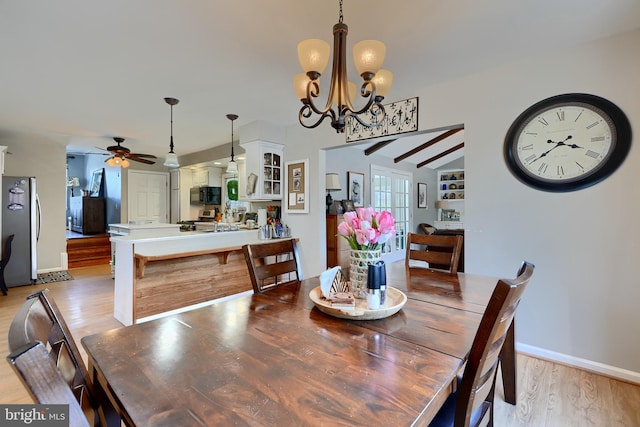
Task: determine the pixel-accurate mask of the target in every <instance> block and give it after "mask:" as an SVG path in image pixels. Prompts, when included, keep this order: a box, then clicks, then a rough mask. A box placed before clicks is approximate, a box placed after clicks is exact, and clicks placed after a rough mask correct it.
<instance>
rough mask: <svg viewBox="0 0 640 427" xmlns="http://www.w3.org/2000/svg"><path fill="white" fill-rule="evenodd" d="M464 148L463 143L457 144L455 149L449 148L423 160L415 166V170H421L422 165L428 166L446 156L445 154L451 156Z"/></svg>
mask: <svg viewBox="0 0 640 427" xmlns="http://www.w3.org/2000/svg"><path fill="white" fill-rule="evenodd" d="M461 148H464V142H463V143H462V144H458V145H456V146H455V147H451V148H449V149H448V150H446V151H443V152H442V153H440V154H438V155H437V156H433V157H431V158H430V159H427V160H425V161H424V162H420V163H418V164H417V165H416V167H417V168H421V167H423V166H424V165H428V164H429V163H431V162H435V161H436V160H438V159H439V158H441V157H444V156H446V155H447V154H451V153H453V152H454V151H458V150H459V149H461Z"/></svg>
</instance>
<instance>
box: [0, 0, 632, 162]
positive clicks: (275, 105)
mask: <svg viewBox="0 0 640 427" xmlns="http://www.w3.org/2000/svg"><path fill="white" fill-rule="evenodd" d="M337 21H338V1H337V0H335V1H318V0H316V1H310V0H269V1H264V0H244V1H238V0H236V1H229V2H224V3H223V2H218V1H211V0H183V1H175V0H135V1H131V0H109V1H86V0H56V1H50V0H23V1H3V2H2V3H0V53H1V56H0V58H2V65H1V66H0V85H2V86H1V90H0V94H1V96H2V102H1V103H0V137H2V138H3V140H4V141H7V140H8V141H10V138H11V135H12V134H14V133H19V132H37V133H41V134H44V135H47V136H48V137H49V138H52V139H54V140H56V141H59V142H60V143H63V144H65V145H70V146H72V148H73V149H78V148H80V147H85V148H87V149H93V147H95V146H100V147H106V146H107V145H112V143H113V141H112V140H111V137H113V136H122V137H125V138H126V141H125V143H124V145H125V146H127V147H129V148H130V149H131V150H132V151H134V152H139V153H150V154H155V155H157V156H159V157H163V156H164V154H165V153H166V152H167V151H168V144H169V116H170V108H169V105H167V104H166V103H165V102H164V99H163V98H164V97H175V98H178V99H179V100H180V103H179V104H178V105H176V106H175V107H174V111H173V112H174V114H173V116H174V141H175V145H176V147H175V151H176V152H177V153H178V154H179V155H181V154H186V153H191V152H196V151H200V150H203V149H207V148H210V147H213V146H217V145H222V144H225V143H228V142H229V140H230V132H231V130H230V128H231V125H230V123H229V121H228V120H227V119H226V117H225V115H226V114H227V113H236V114H238V115H239V116H240V117H239V119H238V120H237V121H236V122H235V126H236V129H237V128H238V127H241V126H242V125H243V124H246V123H249V122H252V121H254V120H266V121H269V122H273V123H275V124H280V125H283V126H289V125H293V124H295V123H296V122H297V116H298V110H299V108H300V102H299V101H298V100H297V99H296V97H295V94H294V92H293V88H292V76H293V75H294V74H295V73H298V72H300V67H299V64H298V61H297V54H296V45H297V43H298V42H299V41H300V40H303V39H305V38H322V39H325V40H327V41H329V42H331V40H332V26H333V24H335V23H336V22H337ZM344 22H345V23H346V24H348V25H349V38H348V40H349V51H350V50H351V46H352V45H353V43H355V42H357V41H359V40H363V39H368V38H369V39H370V38H374V39H378V40H381V41H383V42H385V44H386V46H387V57H386V60H385V68H388V69H390V70H392V71H393V72H394V74H395V81H394V86H393V88H392V90H391V93H390V94H389V96H388V97H387V100H389V101H391V100H401V99H406V98H411V97H414V96H416V88H419V87H424V86H428V85H432V84H434V83H437V82H440V81H444V80H449V79H452V78H455V77H458V76H461V75H464V74H467V73H473V72H477V71H479V70H482V69H486V68H489V67H492V66H495V65H496V64H499V63H502V62H506V61H511V60H514V59H518V58H523V57H527V56H531V55H537V54H539V53H542V52H546V53H548V52H549V51H551V50H558V49H565V48H567V47H570V46H572V45H575V44H579V43H583V42H585V41H589V40H594V39H598V38H602V37H607V36H609V35H612V34H615V33H618V32H625V31H629V30H632V29H635V28H638V27H640V1H638V0H605V1H603V0H517V1H514V0H484V1H478V0H457V1H450V0H402V1H396V2H390V1H382V0H344ZM348 61H349V63H351V58H348ZM327 74H329V71H326V72H325V76H323V78H326V77H327V76H326V75H327ZM350 75H354V76H355V70H350ZM325 90H326V89H325ZM323 126H329V125H328V124H323ZM309 132H313V130H309ZM236 136H237V134H236ZM426 139H428V138H423V140H421V141H420V142H424V140H426ZM402 144H405V142H403V143H402ZM406 144H408V145H407V146H409V145H410V142H406ZM392 147H393V148H390V149H392V150H393V152H394V153H395V154H393V155H392V156H397V155H398V154H399V153H402V152H404V151H407V150H405V148H402V147H400V146H397V145H396V146H393V145H392Z"/></svg>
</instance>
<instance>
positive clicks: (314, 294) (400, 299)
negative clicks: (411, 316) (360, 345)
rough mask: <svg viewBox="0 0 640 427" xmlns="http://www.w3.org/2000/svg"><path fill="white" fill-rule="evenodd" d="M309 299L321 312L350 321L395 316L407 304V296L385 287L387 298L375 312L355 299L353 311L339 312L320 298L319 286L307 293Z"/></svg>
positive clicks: (363, 301)
mask: <svg viewBox="0 0 640 427" xmlns="http://www.w3.org/2000/svg"><path fill="white" fill-rule="evenodd" d="M309 298H311V301H313V303H314V304H315V305H316V307H318V310H320V311H321V312H323V313H326V314H328V315H330V316H333V317H338V318H340V319H352V320H375V319H384V318H385V317H389V316H392V315H394V314H396V313H397V312H398V311H400V309H401V308H402V307H404V304H405V303H406V302H407V296H406V295H405V294H404V292H402V291H400V290H398V289H396V288H392V287H387V296H386V300H385V302H384V306H383V307H381V308H379V309H377V310H369V309H367V300H364V299H357V298H356V308H355V310H341V309H338V308H335V307H331V303H330V302H329V301H327V300H325V299H323V298H322V291H321V290H320V286H317V287H315V288H313V289H311V292H309Z"/></svg>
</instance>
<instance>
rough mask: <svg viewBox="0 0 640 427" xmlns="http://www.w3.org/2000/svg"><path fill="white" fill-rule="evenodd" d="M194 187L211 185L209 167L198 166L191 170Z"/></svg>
mask: <svg viewBox="0 0 640 427" xmlns="http://www.w3.org/2000/svg"><path fill="white" fill-rule="evenodd" d="M191 174H192V175H191V185H192V187H204V186H206V185H209V169H207V168H197V169H193V170H192V171H191Z"/></svg>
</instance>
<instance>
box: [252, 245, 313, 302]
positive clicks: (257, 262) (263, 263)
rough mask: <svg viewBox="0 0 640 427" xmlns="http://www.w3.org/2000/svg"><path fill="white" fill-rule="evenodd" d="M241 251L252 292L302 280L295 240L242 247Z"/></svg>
mask: <svg viewBox="0 0 640 427" xmlns="http://www.w3.org/2000/svg"><path fill="white" fill-rule="evenodd" d="M242 250H243V251H244V259H245V261H246V262H247V268H248V270H249V277H251V285H252V286H253V290H254V292H257V293H259V292H263V291H264V290H266V289H269V288H271V287H273V286H278V285H283V284H288V283H297V282H299V281H300V280H302V272H301V270H300V259H299V255H298V248H297V246H296V241H295V239H286V240H273V241H269V242H267V243H256V244H249V245H244V246H243V247H242Z"/></svg>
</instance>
